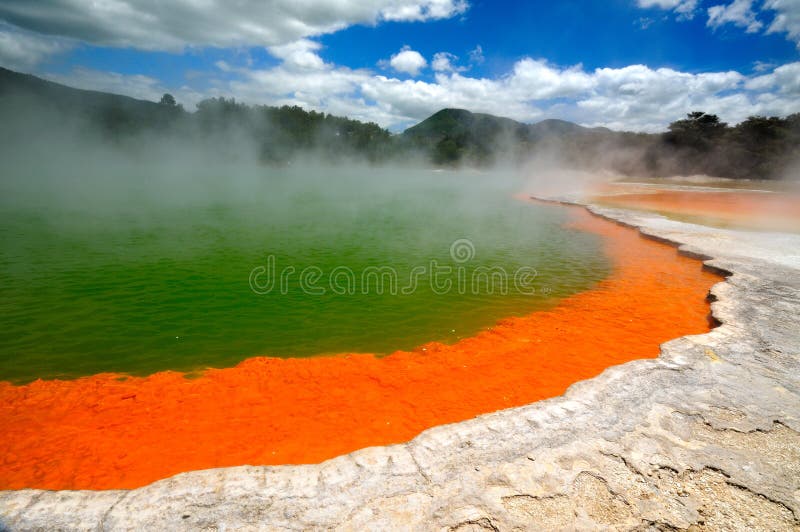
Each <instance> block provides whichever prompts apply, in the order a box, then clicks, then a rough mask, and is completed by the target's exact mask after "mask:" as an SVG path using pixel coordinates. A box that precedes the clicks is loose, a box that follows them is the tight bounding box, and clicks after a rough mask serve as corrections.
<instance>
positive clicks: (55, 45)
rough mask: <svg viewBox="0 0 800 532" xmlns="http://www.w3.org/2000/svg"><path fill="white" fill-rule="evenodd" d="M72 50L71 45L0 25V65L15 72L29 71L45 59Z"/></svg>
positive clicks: (52, 38)
mask: <svg viewBox="0 0 800 532" xmlns="http://www.w3.org/2000/svg"><path fill="white" fill-rule="evenodd" d="M70 48H72V43H70V42H68V41H66V40H64V39H58V38H54V37H48V36H42V35H37V34H35V33H30V32H26V31H20V30H18V29H16V28H13V27H11V26H8V25H6V24H2V23H0V64H2V65H3V66H5V67H7V68H12V69H16V70H26V71H27V70H29V69H31V68H33V67H35V66H36V65H38V64H39V63H41V62H42V61H44V60H45V59H49V58H50V57H52V56H54V55H56V54H59V53H62V52H65V51H67V50H69V49H70Z"/></svg>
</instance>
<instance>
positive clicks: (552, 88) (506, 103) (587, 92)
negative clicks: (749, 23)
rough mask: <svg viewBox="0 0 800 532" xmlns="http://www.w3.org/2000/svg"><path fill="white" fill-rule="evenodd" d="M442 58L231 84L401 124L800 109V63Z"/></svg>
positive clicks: (651, 126) (741, 114)
mask: <svg viewBox="0 0 800 532" xmlns="http://www.w3.org/2000/svg"><path fill="white" fill-rule="evenodd" d="M446 57H447V56H442V57H440V59H443V58H446ZM434 61H436V59H435V58H434ZM438 66H439V67H440V68H439V70H438V71H436V72H435V75H434V79H433V80H418V79H398V78H397V77H392V76H386V75H377V74H375V73H374V72H372V71H369V70H352V69H348V68H345V67H340V66H337V65H333V64H324V65H323V66H322V67H321V68H319V69H313V70H310V69H298V68H296V67H294V66H293V65H292V64H290V63H284V64H281V65H278V66H277V67H274V68H270V69H263V70H257V71H248V70H243V71H242V72H243V76H242V79H239V80H235V81H233V82H230V84H229V85H228V86H227V88H228V90H229V92H230V94H233V95H235V96H236V97H237V98H239V99H244V100H245V101H250V102H252V103H269V104H273V105H283V104H287V105H300V106H303V107H306V108H311V109H316V110H319V111H325V112H330V113H335V114H344V115H347V116H352V117H354V118H358V119H360V120H367V121H374V122H377V123H379V124H381V125H382V126H385V127H390V128H391V129H394V130H399V129H402V128H404V127H406V126H408V125H410V124H412V123H415V122H417V121H419V120H422V119H424V118H426V117H428V116H429V115H431V114H432V113H434V112H436V111H438V110H440V109H442V108H445V107H458V108H465V109H470V110H472V111H476V112H486V113H492V114H496V115H500V116H508V117H511V118H514V119H517V120H521V121H528V122H531V121H536V120H541V119H544V118H548V117H553V118H563V119H567V120H573V121H576V122H579V123H582V124H584V125H588V126H605V127H610V128H613V129H620V130H635V131H662V130H664V129H665V128H666V126H667V124H669V123H670V122H672V121H674V120H676V119H679V118H681V117H683V116H684V115H685V114H686V113H687V112H689V111H691V110H697V109H701V110H705V111H707V112H710V113H716V114H718V115H720V116H721V117H722V119H723V120H726V121H728V122H731V123H737V122H740V121H741V120H744V119H745V118H747V116H750V115H753V114H765V115H787V114H791V113H794V112H800V98H798V97H797V94H798V87H800V62H798V63H791V64H789V65H783V66H781V67H778V68H772V69H767V70H764V71H763V72H762V73H761V75H758V76H751V77H748V76H745V75H743V74H741V73H739V72H735V71H725V72H706V73H689V72H681V71H677V70H674V69H669V68H651V67H648V66H646V65H630V66H627V67H623V68H598V69H594V70H589V71H587V70H586V69H584V68H583V67H582V66H581V65H573V66H569V67H559V66H556V65H553V64H551V63H549V62H547V61H545V60H541V59H532V58H523V59H521V60H519V61H517V63H515V64H514V66H513V67H512V68H511V70H510V71H509V72H508V73H506V74H505V75H503V76H500V77H498V78H485V77H472V76H468V75H466V74H465V73H464V72H458V71H455V70H452V69H451V70H446V69H443V68H441V67H442V66H443V64H441V63H440V64H439V65H438Z"/></svg>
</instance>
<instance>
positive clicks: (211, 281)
mask: <svg viewBox="0 0 800 532" xmlns="http://www.w3.org/2000/svg"><path fill="white" fill-rule="evenodd" d="M98 168H99V167H95V166H92V165H86V166H78V167H75V168H73V169H64V168H62V169H60V170H59V171H58V172H55V171H53V170H52V167H51V166H45V164H42V165H41V167H37V165H36V163H30V164H29V165H28V166H27V167H26V169H25V172H23V174H24V175H21V176H15V177H9V178H8V179H4V181H3V183H2V190H1V191H0V192H2V194H1V195H2V198H3V199H2V200H1V203H0V227H1V229H0V296H1V299H0V311H1V313H2V322H3V323H2V328H0V380H11V381H12V382H26V381H30V380H33V379H35V378H56V377H60V378H72V377H77V376H81V375H89V374H95V373H99V372H107V371H109V372H124V373H130V374H136V375H145V374H149V373H153V372H156V371H159V370H167V369H171V370H179V371H187V372H191V371H194V370H200V369H203V368H206V367H227V366H231V365H234V364H236V363H238V362H240V361H241V360H243V359H245V358H247V357H250V356H254V355H269V356H278V357H307V356H313V355H320V354H327V353H339V352H371V353H376V354H385V353H390V352H393V351H395V350H397V349H411V348H414V347H416V346H419V345H421V344H423V343H426V342H429V341H442V342H453V341H455V340H457V339H458V338H462V337H464V336H469V335H472V334H474V333H476V332H477V331H479V330H481V329H483V328H486V327H489V326H491V325H492V324H494V323H495V322H496V321H497V320H498V319H500V318H503V317H506V316H510V315H522V314H526V313H529V312H531V311H533V310H537V309H541V308H545V307H548V306H552V305H553V304H554V302H555V301H557V300H558V299H559V298H561V297H564V296H566V295H569V294H573V293H575V292H578V291H581V290H585V289H587V288H589V287H590V286H592V285H593V284H594V283H595V282H596V281H597V280H599V279H601V278H602V277H604V276H605V275H606V274H607V273H608V265H607V263H606V261H605V259H604V257H603V255H602V253H601V252H600V251H599V240H598V237H597V236H595V235H591V234H587V233H582V232H579V231H575V230H570V229H568V228H565V227H563V223H564V221H565V219H566V218H565V217H566V216H567V214H566V213H565V212H564V211H563V210H562V209H559V208H558V207H553V206H544V205H534V204H530V203H526V202H521V201H519V200H516V199H514V198H513V197H512V195H513V193H514V192H518V191H519V190H520V188H521V187H524V182H521V181H519V180H516V179H513V178H511V177H510V176H508V175H504V174H502V173H491V174H488V173H468V172H463V173H457V172H434V171H429V170H402V171H401V170H389V169H373V168H360V169H347V170H346V169H335V168H325V167H310V166H309V167H307V168H303V169H299V168H298V169H283V170H275V169H267V168H263V167H257V166H245V165H242V166H236V165H233V164H226V165H208V166H205V167H203V168H194V169H192V170H191V171H188V170H187V169H184V168H182V167H177V166H176V167H174V168H165V167H163V166H161V167H158V168H156V167H154V166H148V165H146V164H130V165H124V164H117V165H115V166H113V167H111V168H106V167H104V168H103V170H102V171H101V170H99V169H98ZM457 241H458V242H460V244H462V245H464V246H467V247H466V248H464V249H466V250H467V252H468V254H467V255H455V256H453V254H452V253H451V247H452V246H453V243H454V242H457ZM462 251H463V249H462ZM269 257H272V259H269ZM270 260H274V264H275V270H274V271H275V272H276V275H278V274H279V273H280V272H281V271H285V269H286V268H294V273H293V275H291V276H289V278H288V279H289V280H288V282H287V283H286V284H285V286H280V282H277V283H276V285H275V287H274V288H273V290H272V291H270V292H269V293H261V294H259V293H255V292H254V291H253V289H252V288H251V282H250V279H251V274H252V272H253V270H254V268H258V267H266V266H267V265H268V264H270V263H269V261H270ZM432 260H435V261H437V262H436V264H437V265H438V266H439V267H442V268H446V267H451V268H453V273H452V274H451V275H449V276H448V275H444V276H443V277H441V276H440V278H449V279H451V282H452V288H451V289H450V290H445V291H444V292H446V293H442V292H443V290H442V289H441V287H440V288H439V289H435V288H434V287H432V286H431V283H430V273H431V261H432ZM308 267H312V268H318V270H317V271H319V272H320V273H321V274H322V277H321V278H320V280H319V282H318V283H317V284H316V286H317V288H320V287H321V288H322V289H324V290H325V293H324V294H321V295H312V294H309V293H308V292H309V290H308V289H307V288H308V286H306V287H305V288H306V289H304V287H303V285H301V282H300V279H299V274H300V272H302V271H303V270H304V269H306V268H308ZM420 267H422V268H425V269H426V272H425V273H424V274H422V275H417V283H416V289H414V290H411V289H410V284H411V283H410V281H411V279H412V272H413V271H414V269H415V268H420ZM480 267H486V268H497V267H501V268H503V269H504V270H505V271H506V272H507V273H508V274H509V280H508V281H509V285H508V291H507V293H506V294H502V293H499V292H500V285H498V284H494V285H493V287H494V293H489V291H490V290H489V286H488V283H487V282H486V279H485V278H483V279H479V281H480V282H479V283H478V285H477V287H478V289H477V290H475V289H474V287H473V286H472V284H471V275H472V274H473V272H474V271H475V269H476V268H480ZM337 268H338V270H337ZM344 268H346V269H347V270H343V269H344ZM368 268H391V269H392V271H393V272H396V279H397V287H396V290H397V293H395V294H393V293H391V286H390V285H387V284H386V280H385V279H383V286H384V291H383V293H379V290H378V289H377V283H378V280H377V279H376V278H374V277H372V278H370V279H369V280H368V282H366V283H362V280H363V277H362V274H363V272H364V271H365V270H366V269H368ZM458 268H462V269H463V270H464V271H465V275H466V281H467V282H466V285H461V289H459V288H460V285H459V278H458V273H457V272H458ZM519 268H529V269H533V270H535V271H536V274H537V275H536V277H535V279H534V280H533V281H532V282H528V283H527V285H526V287H527V289H528V290H526V291H525V293H521V292H520V291H519V290H517V289H516V287H515V286H514V283H513V278H512V277H513V273H514V272H516V271H517V270H519ZM256 271H261V272H263V271H264V270H263V269H262V270H256ZM336 271H340V272H341V271H348V272H352V277H350V279H353V278H354V279H355V280H356V281H357V282H356V285H355V286H353V287H347V283H346V282H344V281H345V277H346V276H345V277H341V276H340V277H339V281H342V282H340V283H338V284H337V285H336V286H337V287H342V286H344V287H345V288H350V290H351V291H354V292H355V293H345V294H340V293H335V292H334V290H332V289H331V285H330V275H331V274H332V273H333V272H336ZM494 271H497V270H496V269H495V270H494ZM266 273H269V272H266ZM265 275H266V274H265ZM348 275H349V274H348ZM256 279H257V281H259V282H260V283H261V284H259V285H258V286H260V287H261V288H262V290H260V291H261V292H264V291H265V290H263V288H264V286H265V284H264V283H265V281H266V280H267V277H265V276H264V275H260V276H256ZM529 281H530V280H529ZM307 284H308V283H306V285H307ZM403 289H406V290H405V291H406V292H408V293H403ZM365 291H366V292H367V293H364V292H365ZM531 291H533V292H534V293H533V295H531V294H530V292H531Z"/></svg>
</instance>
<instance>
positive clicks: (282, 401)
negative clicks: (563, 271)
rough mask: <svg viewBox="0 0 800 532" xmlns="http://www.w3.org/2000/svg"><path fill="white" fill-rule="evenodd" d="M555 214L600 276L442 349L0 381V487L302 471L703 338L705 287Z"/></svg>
mask: <svg viewBox="0 0 800 532" xmlns="http://www.w3.org/2000/svg"><path fill="white" fill-rule="evenodd" d="M565 208H566V207H565ZM570 212H571V213H572V215H573V221H572V223H571V226H572V227H574V228H575V230H582V231H592V232H594V233H597V234H599V235H601V236H602V237H603V239H604V240H603V246H604V250H605V252H606V253H607V254H608V256H609V258H610V260H611V261H612V265H613V272H612V273H611V275H610V276H609V277H608V278H607V279H605V280H603V281H602V282H600V283H599V284H598V285H597V286H596V287H595V288H593V289H592V290H589V291H586V292H582V293H579V294H576V295H574V296H572V297H569V298H566V299H564V300H562V301H560V302H559V303H558V305H557V306H555V307H554V308H552V309H550V310H548V311H543V312H535V313H532V314H530V315H528V316H525V317H520V318H510V319H506V320H503V321H501V322H500V323H498V324H497V325H496V326H494V327H492V328H491V329H490V330H487V331H483V332H481V333H479V334H477V335H475V336H473V337H471V338H466V339H464V340H461V341H459V342H458V343H456V344H453V345H443V344H436V343H432V344H427V345H425V346H421V347H420V348H419V349H417V350H415V351H411V352H397V353H394V354H392V355H389V356H386V357H383V358H377V357H374V356H372V355H367V354H357V355H356V354H351V355H340V356H334V357H318V358H310V359H279V358H268V357H257V358H251V359H248V360H245V361H244V362H242V363H241V364H239V365H237V366H235V367H233V368H226V369H211V370H207V371H206V372H205V373H204V374H203V375H202V376H200V377H199V378H195V379H187V378H185V377H184V375H183V374H181V373H177V372H162V373H156V374H154V375H150V376H148V377H127V378H122V377H121V376H119V375H115V374H101V375H94V376H89V377H84V378H81V379H77V380H72V381H60V380H52V381H35V382H33V383H30V384H27V385H23V386H14V385H12V384H10V383H7V382H0V429H2V432H3V434H4V438H3V439H2V441H0V461H1V463H0V489H20V488H45V489H115V488H136V487H140V486H143V485H146V484H149V483H151V482H153V481H155V480H158V479H161V478H165V477H169V476H171V475H174V474H176V473H179V472H183V471H190V470H197V469H207V468H212V467H226V466H236V465H245V464H250V465H277V464H297V463H317V462H321V461H323V460H326V459H328V458H332V457H334V456H338V455H341V454H345V453H348V452H352V451H354V450H357V449H360V448H364V447H369V446H374V445H385V444H391V443H399V442H404V441H408V440H410V439H412V438H413V437H414V436H416V435H417V434H419V433H420V432H422V431H423V430H425V429H427V428H430V427H433V426H436V425H441V424H445V423H452V422H457V421H463V420H466V419H470V418H472V417H474V416H476V415H480V414H483V413H488V412H492V411H496V410H500V409H503V408H508V407H513V406H520V405H524V404H528V403H531V402H534V401H537V400H540V399H545V398H549V397H554V396H558V395H561V394H562V393H563V392H564V391H565V390H566V389H567V387H569V386H570V385H571V384H573V383H575V382H577V381H580V380H584V379H587V378H591V377H594V376H596V375H597V374H599V373H600V372H602V371H603V370H604V369H606V368H607V367H609V366H612V365H616V364H621V363H624V362H628V361H630V360H635V359H643V358H654V357H657V356H658V354H659V352H660V349H659V346H660V344H661V343H663V342H665V341H667V340H670V339H673V338H676V337H679V336H684V335H687V334H699V333H704V332H707V331H708V330H710V323H709V320H708V316H709V306H708V303H707V302H706V300H705V297H706V295H707V292H708V290H709V288H710V287H711V286H712V285H713V284H714V283H716V282H718V281H719V280H720V279H721V278H720V277H719V276H717V275H715V274H713V273H710V272H707V271H704V270H702V269H701V264H700V262H699V261H698V260H696V259H691V258H688V257H684V256H680V255H679V254H678V253H677V250H676V249H675V248H674V247H672V246H670V245H667V244H662V243H658V242H655V241H652V240H648V239H645V238H643V237H642V236H641V235H640V234H639V232H638V231H637V230H634V229H630V228H626V227H622V226H620V225H618V224H615V223H613V222H610V221H607V220H604V219H601V218H599V217H595V216H592V215H590V214H589V213H588V212H587V211H586V210H584V209H583V208H578V207H573V208H570Z"/></svg>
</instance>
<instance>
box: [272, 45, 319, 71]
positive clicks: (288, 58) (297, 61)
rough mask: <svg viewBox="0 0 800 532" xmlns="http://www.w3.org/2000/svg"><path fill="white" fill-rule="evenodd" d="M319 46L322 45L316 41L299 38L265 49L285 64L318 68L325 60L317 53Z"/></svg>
mask: <svg viewBox="0 0 800 532" xmlns="http://www.w3.org/2000/svg"><path fill="white" fill-rule="evenodd" d="M320 48H322V45H321V44H319V43H317V42H313V41H309V40H308V39H300V40H299V41H295V42H292V43H288V44H281V45H279V46H270V47H269V48H267V50H269V53H270V54H272V55H273V56H275V57H277V58H279V59H283V62H284V64H286V65H290V66H293V67H297V68H306V69H317V70H318V69H320V68H322V67H324V66H325V62H324V61H323V60H322V58H321V57H320V56H319V55H318V54H317V51H318V50H319V49H320Z"/></svg>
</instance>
